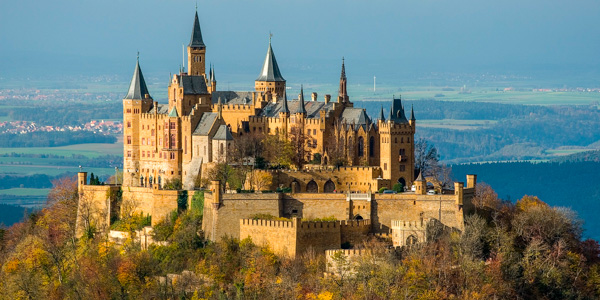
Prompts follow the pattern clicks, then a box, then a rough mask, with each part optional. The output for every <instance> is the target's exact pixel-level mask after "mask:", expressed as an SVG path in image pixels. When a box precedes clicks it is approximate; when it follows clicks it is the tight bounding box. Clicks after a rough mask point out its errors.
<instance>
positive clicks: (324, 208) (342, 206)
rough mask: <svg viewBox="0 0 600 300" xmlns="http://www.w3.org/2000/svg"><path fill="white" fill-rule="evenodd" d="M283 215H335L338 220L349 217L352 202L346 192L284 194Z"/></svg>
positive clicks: (319, 216) (321, 216)
mask: <svg viewBox="0 0 600 300" xmlns="http://www.w3.org/2000/svg"><path fill="white" fill-rule="evenodd" d="M282 213H283V216H285V217H289V216H297V217H299V218H305V219H314V218H326V217H331V216H333V217H335V218H336V219H338V220H346V219H348V218H349V213H350V203H349V202H348V201H346V195H344V194H312V193H301V194H300V193H297V194H289V195H284V197H283V212H282Z"/></svg>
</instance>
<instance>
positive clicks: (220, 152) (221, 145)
mask: <svg viewBox="0 0 600 300" xmlns="http://www.w3.org/2000/svg"><path fill="white" fill-rule="evenodd" d="M219 154H221V155H223V144H222V143H221V144H220V145H219Z"/></svg>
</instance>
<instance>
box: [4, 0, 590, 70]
mask: <svg viewBox="0 0 600 300" xmlns="http://www.w3.org/2000/svg"><path fill="white" fill-rule="evenodd" d="M198 5H199V7H198V12H199V15H200V22H201V26H202V33H203V36H204V41H205V43H206V45H207V47H208V50H207V60H208V61H209V62H213V63H214V64H215V65H216V66H217V67H216V68H217V72H218V76H220V77H221V78H222V77H223V76H227V77H231V78H232V80H234V81H235V80H237V79H239V78H238V77H237V76H249V75H247V74H250V75H252V74H255V73H256V75H257V74H258V71H259V69H260V67H261V64H262V61H263V58H264V54H265V51H266V47H267V42H268V33H269V31H272V32H273V34H274V37H273V47H274V50H275V53H276V56H277V59H278V61H279V63H280V67H281V68H282V71H283V73H284V76H285V77H286V78H288V80H290V79H291V78H290V77H294V76H296V75H297V76H299V77H302V78H303V79H306V80H310V79H311V78H313V77H320V76H334V77H337V76H339V63H340V59H341V57H342V56H345V57H346V59H347V62H348V69H349V72H350V73H351V74H353V76H357V77H364V78H372V76H373V75H372V74H371V73H374V72H375V71H373V70H377V72H380V73H383V74H388V75H389V76H393V75H394V74H396V73H397V72H425V71H457V72H460V71H473V70H495V71H498V72H503V71H513V70H519V71H520V70H528V69H540V68H541V69H544V68H548V69H561V70H562V69H565V70H571V71H572V70H586V71H589V70H592V71H593V70H596V69H597V68H598V66H600V57H599V53H600V1H597V0H578V1H541V0H527V1H523V0H519V1H517V0H508V1H506V0H505V1H481V0H457V1H442V0H437V1H433V0H409V1H392V0H380V1H354V0H349V1H342V0H327V1H322V0H321V1H318V0H302V1H287V0H266V1H234V0H220V1H199V4H198ZM194 6H195V1H183V0H135V1H125V0H108V1H90V0H53V1H42V0H19V1H8V0H2V1H1V2H0V75H1V74H4V75H8V76H10V75H11V74H13V73H19V74H20V73H23V72H26V73H29V72H31V73H39V74H46V73H48V74H54V73H61V72H74V73H77V72H80V73H91V74H129V73H130V72H131V70H132V69H133V64H134V63H135V56H136V51H138V50H139V51H140V53H141V54H140V57H141V61H142V66H143V68H144V71H145V72H147V73H149V74H167V75H164V76H165V78H167V76H168V72H176V71H177V70H178V67H179V64H180V62H181V45H182V43H183V44H187V43H188V41H189V37H190V31H191V27H192V22H193V14H194ZM313 75H314V76H313ZM253 79H254V78H252V79H251V80H253Z"/></svg>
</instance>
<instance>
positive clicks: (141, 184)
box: [140, 176, 144, 186]
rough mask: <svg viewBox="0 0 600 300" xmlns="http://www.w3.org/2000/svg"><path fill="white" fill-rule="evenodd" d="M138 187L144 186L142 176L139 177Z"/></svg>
mask: <svg viewBox="0 0 600 300" xmlns="http://www.w3.org/2000/svg"><path fill="white" fill-rule="evenodd" d="M140 186H144V176H140Z"/></svg>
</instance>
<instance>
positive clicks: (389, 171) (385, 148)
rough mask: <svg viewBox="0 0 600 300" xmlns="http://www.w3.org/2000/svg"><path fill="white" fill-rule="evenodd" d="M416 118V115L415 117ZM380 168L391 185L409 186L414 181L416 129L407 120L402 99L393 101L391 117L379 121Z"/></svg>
mask: <svg viewBox="0 0 600 300" xmlns="http://www.w3.org/2000/svg"><path fill="white" fill-rule="evenodd" d="M413 117H414V115H413ZM378 124H379V131H380V147H379V157H380V167H381V169H382V171H383V175H382V177H383V178H384V179H390V180H391V182H392V183H391V184H392V185H394V184H396V183H398V182H399V183H402V185H404V186H407V185H409V184H411V183H412V181H413V179H414V171H413V170H414V165H415V162H414V135H415V127H414V126H412V125H411V123H410V122H409V121H408V120H407V119H406V115H405V114H404V107H403V106H402V100H401V99H393V102H392V106H391V109H390V117H389V119H388V120H387V121H385V120H382V119H381V116H380V120H379V123H378Z"/></svg>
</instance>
